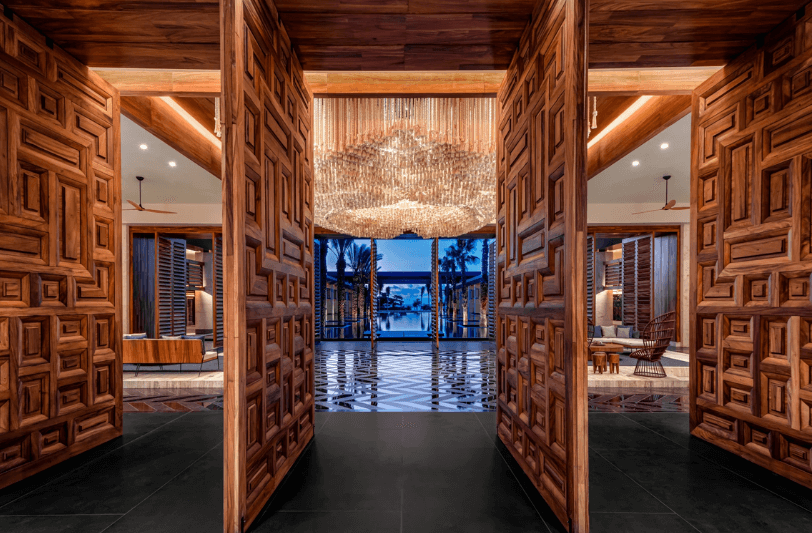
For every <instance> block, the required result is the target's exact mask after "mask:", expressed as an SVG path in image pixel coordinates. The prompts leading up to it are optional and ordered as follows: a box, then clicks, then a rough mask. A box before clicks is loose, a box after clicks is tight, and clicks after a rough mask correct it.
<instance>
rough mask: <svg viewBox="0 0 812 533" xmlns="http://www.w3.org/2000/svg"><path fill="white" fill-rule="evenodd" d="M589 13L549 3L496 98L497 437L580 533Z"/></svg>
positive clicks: (583, 519) (567, 2)
mask: <svg viewBox="0 0 812 533" xmlns="http://www.w3.org/2000/svg"><path fill="white" fill-rule="evenodd" d="M583 4H584V3H583V2H582V1H581V0H552V1H549V2H544V3H542V5H543V6H544V7H543V8H542V10H541V12H540V13H538V14H537V16H536V17H534V18H533V20H532V21H531V23H530V24H529V25H528V27H527V30H526V31H525V33H524V36H523V38H522V40H521V42H520V44H519V50H518V52H517V53H516V55H515V57H514V59H513V62H512V63H511V67H510V69H509V70H508V72H507V75H506V77H505V81H504V82H503V83H502V86H501V87H500V90H499V94H498V96H497V107H498V109H499V113H500V117H499V125H500V127H499V139H498V143H497V167H498V168H497V176H499V179H498V187H497V210H498V214H497V228H498V231H497V254H498V257H497V267H496V270H497V282H496V283H497V287H498V288H497V291H496V295H497V308H498V316H497V328H496V332H497V334H496V338H497V397H498V401H497V415H496V417H497V433H498V435H499V438H500V439H501V440H502V442H503V443H504V444H505V446H506V447H507V449H508V450H509V451H510V452H511V454H512V455H513V457H514V459H515V460H516V461H517V463H518V464H519V466H520V467H521V468H522V470H524V472H525V474H526V475H527V476H528V477H529V478H530V480H531V481H532V483H533V484H534V485H535V487H536V489H537V490H538V491H539V492H540V493H541V495H542V496H543V497H544V499H545V500H546V501H547V503H548V504H549V505H550V507H551V508H552V509H553V510H554V512H555V514H556V515H557V516H558V518H559V520H560V521H561V522H562V524H564V525H565V527H567V528H568V529H569V530H570V531H586V530H587V528H588V515H587V501H586V495H585V492H583V491H585V490H586V487H587V485H588V480H587V479H586V456H585V451H586V446H587V439H586V428H585V427H583V426H582V425H581V424H583V422H584V421H585V414H586V406H585V404H584V402H583V400H584V398H585V396H584V394H585V392H586V391H585V389H584V387H585V385H586V384H585V382H584V381H582V379H583V377H584V376H583V369H584V368H585V365H586V359H585V353H584V351H585V348H586V338H585V337H584V334H585V332H586V322H585V318H586V309H585V307H584V301H586V297H587V295H586V285H587V281H586V278H587V276H586V274H587V270H586V268H583V269H582V268H577V267H574V265H578V266H582V265H585V264H586V260H587V257H586V253H585V252H586V245H587V243H586V227H585V223H583V222H584V220H585V217H584V214H585V210H586V206H585V205H584V203H583V202H582V199H583V198H582V196H581V195H582V192H581V191H582V189H581V187H582V185H583V183H585V181H583V180H584V179H585V150H583V149H581V148H583V147H585V144H586V143H585V140H584V137H585V132H584V130H583V128H582V127H581V126H582V125H583V124H582V123H583V120H581V118H580V117H581V116H582V115H583V113H584V109H583V98H584V96H585V95H584V94H583V93H581V91H584V89H585V83H584V80H583V79H580V78H582V77H583V76H582V72H583V68H582V67H583V63H582V62H583V60H584V58H583V56H579V55H578V54H577V53H576V51H577V50H579V49H582V48H583V43H582V41H583V38H584V36H583V34H579V33H578V31H579V30H577V29H576V28H578V27H579V25H578V24H577V19H578V18H579V17H582V16H583V15H584V5H583ZM565 80H567V81H566V82H565ZM579 102H580V103H579ZM573 125H574V126H573ZM582 181H583V183H582ZM582 223H583V224H582ZM578 224H582V227H579V226H578ZM578 236H580V238H581V239H582V240H578ZM579 391H580V392H579Z"/></svg>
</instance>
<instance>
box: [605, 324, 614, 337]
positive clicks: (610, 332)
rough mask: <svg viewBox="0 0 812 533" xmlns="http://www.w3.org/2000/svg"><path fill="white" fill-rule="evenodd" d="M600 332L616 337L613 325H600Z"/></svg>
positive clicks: (606, 335)
mask: <svg viewBox="0 0 812 533" xmlns="http://www.w3.org/2000/svg"><path fill="white" fill-rule="evenodd" d="M601 332H602V333H603V336H604V337H617V331H616V330H615V326H601Z"/></svg>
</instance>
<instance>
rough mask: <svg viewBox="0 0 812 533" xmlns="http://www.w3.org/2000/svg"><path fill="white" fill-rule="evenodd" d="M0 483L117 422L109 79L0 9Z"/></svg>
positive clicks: (117, 197)
mask: <svg viewBox="0 0 812 533" xmlns="http://www.w3.org/2000/svg"><path fill="white" fill-rule="evenodd" d="M0 28H2V35H3V36H4V41H3V45H2V46H3V53H1V54H0V73H1V74H2V76H1V77H2V84H0V161H2V168H0V488H3V487H6V486H8V485H10V484H12V483H15V482H17V481H19V480H21V479H24V478H26V477H28V476H30V475H32V474H34V473H36V472H38V471H41V470H43V469H45V468H48V467H50V466H52V465H55V464H57V463H59V462H61V461H64V460H66V459H68V458H70V457H72V456H75V455H77V454H80V453H82V452H84V451H86V450H88V449H90V448H93V447H95V446H98V445H100V444H102V443H104V442H106V441H108V440H110V439H113V438H115V437H117V436H119V435H121V432H122V391H121V382H122V374H121V333H120V332H121V276H120V275H119V274H120V271H119V263H120V260H121V255H120V252H121V230H120V228H121V168H120V128H119V100H118V93H117V92H116V90H115V89H114V88H113V87H111V86H110V85H108V84H107V83H106V82H105V81H104V80H102V79H101V78H99V77H98V76H96V75H95V74H94V73H93V72H91V71H90V70H89V69H87V67H85V66H84V65H82V64H80V63H79V62H77V61H76V60H75V59H73V58H72V57H70V56H69V55H68V54H66V53H65V52H64V51H63V50H62V49H60V48H59V47H58V46H55V47H53V48H51V47H49V46H48V42H47V41H46V39H45V37H43V36H42V35H41V34H39V33H38V32H36V31H35V30H33V29H32V28H31V27H29V26H28V25H26V24H25V22H22V21H21V20H19V19H18V18H17V17H16V16H13V19H9V18H7V17H6V14H2V15H0Z"/></svg>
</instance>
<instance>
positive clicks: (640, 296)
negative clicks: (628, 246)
mask: <svg viewBox="0 0 812 533" xmlns="http://www.w3.org/2000/svg"><path fill="white" fill-rule="evenodd" d="M636 244H637V266H636V268H635V271H636V273H637V284H636V287H635V293H636V296H637V322H636V323H635V329H636V330H637V331H643V330H644V329H645V328H646V326H647V325H648V323H649V322H651V319H652V318H654V316H653V311H654V306H653V305H652V292H653V291H652V288H653V287H652V283H653V281H654V278H653V276H652V271H653V267H654V261H653V253H654V242H653V239H652V237H650V236H646V237H640V238H638V239H637V241H636Z"/></svg>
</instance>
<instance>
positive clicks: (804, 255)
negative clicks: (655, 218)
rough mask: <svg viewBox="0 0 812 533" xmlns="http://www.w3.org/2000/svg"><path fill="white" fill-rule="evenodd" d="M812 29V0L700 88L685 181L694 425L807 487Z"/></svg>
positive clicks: (810, 464) (811, 439)
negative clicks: (689, 227)
mask: <svg viewBox="0 0 812 533" xmlns="http://www.w3.org/2000/svg"><path fill="white" fill-rule="evenodd" d="M807 13H809V14H807ZM810 37H812V13H810V10H809V9H808V8H807V9H806V10H804V9H802V10H800V11H799V12H798V13H796V14H795V15H793V17H792V18H791V19H790V20H788V21H787V23H785V24H782V25H781V27H779V28H777V29H776V30H774V31H773V32H772V33H770V34H768V35H767V36H766V37H765V39H764V46H762V47H753V48H752V49H750V50H748V51H747V52H745V53H744V54H742V55H741V56H740V57H739V58H737V59H736V60H734V61H733V62H732V63H731V64H730V65H728V66H727V67H726V68H725V69H724V70H723V71H720V72H719V73H718V74H716V75H715V76H713V77H712V78H711V79H709V80H708V81H707V82H706V83H705V84H703V85H702V86H700V87H698V88H697V89H696V91H695V92H694V98H693V126H692V127H693V130H694V131H693V134H694V135H693V139H694V141H693V142H694V146H693V150H692V166H693V172H692V177H691V194H692V196H691V205H692V210H691V214H692V229H693V233H692V236H691V248H692V259H693V261H692V272H691V275H692V280H694V283H692V285H691V287H692V289H691V323H692V324H693V327H692V332H691V335H692V337H691V432H692V433H693V434H694V435H696V436H698V437H700V438H703V439H705V440H708V441H710V442H712V443H714V444H716V445H718V446H720V447H722V448H725V449H727V450H730V451H732V452H734V453H737V454H739V455H740V456H742V457H744V458H746V459H749V460H751V461H753V462H755V463H758V464H760V465H762V466H765V467H767V468H769V469H770V470H773V471H774V472H777V473H779V474H781V475H784V476H786V477H789V478H791V479H794V480H795V481H797V482H799V483H801V484H803V485H806V486H808V487H812V386H810V376H812V374H811V373H810V368H812V366H811V365H810V362H812V357H810V355H811V354H812V344H810V334H811V333H812V331H811V330H810V326H812V299H811V297H812V295H810V288H809V287H810V275H812V256H810V228H812V199H810V198H811V197H812V196H811V195H810V189H811V188H812V177H811V176H812V166H810V158H812V137H810V135H809V133H810V132H811V131H812V128H810V124H812V122H810V119H809V117H810V116H812V91H810V90H809V88H810V83H809V81H810V79H811V78H810V76H809V72H810V71H809V68H808V63H809V61H810V59H812V39H810Z"/></svg>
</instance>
